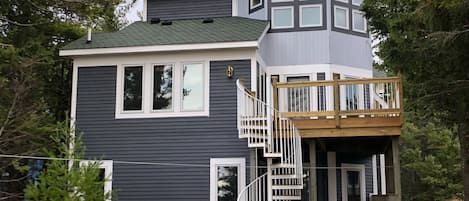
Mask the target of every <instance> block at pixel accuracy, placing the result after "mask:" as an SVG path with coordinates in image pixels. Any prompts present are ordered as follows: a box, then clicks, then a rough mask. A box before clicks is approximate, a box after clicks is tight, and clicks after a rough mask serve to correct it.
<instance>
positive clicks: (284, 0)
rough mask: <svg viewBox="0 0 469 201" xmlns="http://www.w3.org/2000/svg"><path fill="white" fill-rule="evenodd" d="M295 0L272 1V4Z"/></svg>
mask: <svg viewBox="0 0 469 201" xmlns="http://www.w3.org/2000/svg"><path fill="white" fill-rule="evenodd" d="M290 1H293V0H272V3H278V2H290Z"/></svg>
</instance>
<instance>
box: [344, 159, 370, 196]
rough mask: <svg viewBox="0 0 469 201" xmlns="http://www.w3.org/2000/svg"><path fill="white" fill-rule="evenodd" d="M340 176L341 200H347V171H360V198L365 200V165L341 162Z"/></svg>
mask: <svg viewBox="0 0 469 201" xmlns="http://www.w3.org/2000/svg"><path fill="white" fill-rule="evenodd" d="M341 167H342V170H341V177H342V201H348V197H347V188H346V187H345V186H347V177H346V176H345V175H346V174H347V171H358V172H359V173H360V200H361V201H366V196H365V195H366V184H365V165H363V164H349V163H342V164H341Z"/></svg>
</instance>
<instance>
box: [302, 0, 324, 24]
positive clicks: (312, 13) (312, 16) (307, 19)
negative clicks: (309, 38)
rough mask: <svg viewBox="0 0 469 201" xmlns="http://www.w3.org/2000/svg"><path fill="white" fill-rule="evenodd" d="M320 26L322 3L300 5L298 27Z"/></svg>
mask: <svg viewBox="0 0 469 201" xmlns="http://www.w3.org/2000/svg"><path fill="white" fill-rule="evenodd" d="M320 26H322V5H303V6H300V27H320Z"/></svg>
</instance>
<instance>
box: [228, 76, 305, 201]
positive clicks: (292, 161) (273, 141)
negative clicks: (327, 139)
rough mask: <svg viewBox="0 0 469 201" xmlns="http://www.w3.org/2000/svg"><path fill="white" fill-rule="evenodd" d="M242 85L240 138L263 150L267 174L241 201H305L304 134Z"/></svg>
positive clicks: (247, 187) (249, 145)
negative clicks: (303, 193) (302, 144)
mask: <svg viewBox="0 0 469 201" xmlns="http://www.w3.org/2000/svg"><path fill="white" fill-rule="evenodd" d="M236 85H237V88H238V131H239V138H242V139H247V142H248V147H249V148H255V149H259V150H262V151H263V155H264V157H265V158H266V159H267V173H266V174H264V175H262V176H260V177H258V178H256V179H255V180H253V181H252V182H251V183H250V184H248V185H247V186H246V187H245V188H244V189H242V190H241V192H240V194H239V195H238V201H273V200H276V201H280V200H285V201H287V200H301V190H302V189H303V164H302V152H301V137H300V135H299V132H298V130H297V129H296V127H295V125H294V124H293V122H292V121H290V120H289V119H288V118H283V117H282V116H281V115H280V113H279V112H278V111H277V110H276V109H274V108H273V107H271V106H269V105H267V104H266V103H264V102H263V101H261V100H259V99H257V98H256V97H255V96H254V94H252V92H251V91H250V90H248V89H246V88H245V87H244V86H243V85H242V83H241V82H240V80H237V81H236Z"/></svg>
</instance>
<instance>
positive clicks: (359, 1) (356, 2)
mask: <svg viewBox="0 0 469 201" xmlns="http://www.w3.org/2000/svg"><path fill="white" fill-rule="evenodd" d="M362 3H363V0H352V4H353V5H356V6H361V5H362Z"/></svg>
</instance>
